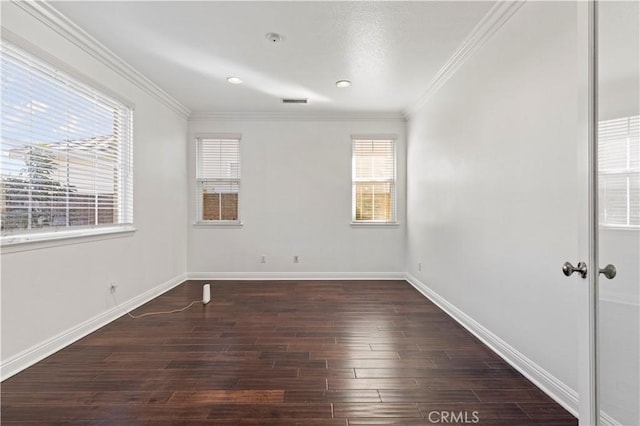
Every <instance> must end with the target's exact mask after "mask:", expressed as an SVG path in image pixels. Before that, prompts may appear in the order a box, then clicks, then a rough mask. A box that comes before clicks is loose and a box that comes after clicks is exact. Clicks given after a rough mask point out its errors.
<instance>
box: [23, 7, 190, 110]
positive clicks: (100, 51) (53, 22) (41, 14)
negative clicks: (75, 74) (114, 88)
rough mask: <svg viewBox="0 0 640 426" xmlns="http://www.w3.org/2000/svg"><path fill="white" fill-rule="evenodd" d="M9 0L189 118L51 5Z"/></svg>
mask: <svg viewBox="0 0 640 426" xmlns="http://www.w3.org/2000/svg"><path fill="white" fill-rule="evenodd" d="M12 3H13V4H15V5H16V6H18V7H20V8H21V9H22V10H24V11H25V12H27V13H28V14H30V15H31V16H33V17H34V18H36V19H37V20H39V21H40V22H42V23H43V24H45V25H46V26H47V27H49V28H50V29H52V30H53V31H55V32H56V33H58V34H60V35H61V36H62V37H64V38H65V39H67V40H68V41H70V42H71V43H73V44H74V45H76V46H78V47H79V48H80V49H82V50H83V51H84V52H86V53H87V54H89V55H90V56H91V57H93V58H94V59H96V60H98V61H100V62H102V63H103V64H104V65H106V66H107V67H108V68H109V69H111V70H112V71H114V72H116V73H117V74H118V75H120V76H121V77H124V78H125V79H127V80H128V81H129V82H131V83H133V84H134V85H136V86H137V87H139V88H140V89H142V90H144V91H145V92H146V93H148V94H150V95H151V96H153V97H154V98H155V99H157V100H158V101H160V102H162V103H163V104H164V105H166V106H167V107H169V108H171V109H172V110H173V111H175V112H177V113H178V114H180V115H181V116H182V117H184V118H189V115H190V111H189V109H188V108H187V107H186V106H184V105H183V104H182V103H180V102H179V101H178V100H176V99H175V98H174V97H172V96H171V95H169V94H168V93H167V92H165V91H164V90H162V88H160V86H158V85H157V84H155V83H154V82H152V81H151V80H149V79H148V78H147V77H145V76H144V75H143V74H142V73H140V72H139V71H137V70H136V69H135V68H133V67H132V66H131V65H129V64H128V63H126V62H125V61H124V60H123V59H121V58H120V57H119V56H118V55H116V54H115V53H114V52H112V51H111V50H110V49H109V48H108V47H106V46H105V45H103V44H102V43H100V42H99V41H98V40H96V39H95V38H94V37H93V36H92V35H90V34H89V33H87V32H86V31H85V30H83V29H82V28H80V27H79V26H78V25H76V24H75V23H74V22H72V21H71V20H70V19H69V18H67V17H66V16H64V15H63V14H62V13H60V12H59V11H58V10H57V9H56V8H54V7H53V6H51V4H49V3H47V2H46V1H22V0H12Z"/></svg>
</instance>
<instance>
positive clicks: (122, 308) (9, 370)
mask: <svg viewBox="0 0 640 426" xmlns="http://www.w3.org/2000/svg"><path fill="white" fill-rule="evenodd" d="M186 279H187V274H182V275H179V276H177V277H174V278H172V279H170V280H169V281H166V282H164V283H162V284H160V285H158V286H156V287H154V288H152V289H150V290H147V291H145V292H144V293H142V294H139V295H138V296H135V297H134V298H132V299H129V300H127V301H126V302H124V303H121V304H120V305H118V306H114V307H113V308H111V309H109V310H107V311H105V312H103V313H101V314H99V315H96V316H95V317H93V318H90V319H88V320H86V321H84V322H82V323H80V324H78V325H76V326H74V327H71V328H70V329H68V330H65V331H63V332H62V333H60V334H58V335H56V336H53V337H51V338H50V339H47V340H45V341H44V342H41V343H38V344H37V345H35V346H32V347H30V348H28V349H25V350H24V351H22V352H20V353H18V354H16V355H14V356H12V357H10V358H8V359H6V360H3V361H2V363H1V364H0V380H6V379H8V378H9V377H11V376H13V375H15V374H17V373H19V372H21V371H22V370H24V369H26V368H28V367H30V366H32V365H33V364H35V363H37V362H38V361H41V360H43V359H44V358H46V357H48V356H49V355H51V354H53V353H55V352H57V351H59V350H60V349H62V348H64V347H66V346H69V345H70V344H72V343H74V342H75V341H77V340H79V339H81V338H83V337H85V336H87V335H89V334H90V333H93V332H94V331H96V330H97V329H99V328H101V327H104V326H105V325H107V324H109V323H110V322H112V321H114V320H116V319H118V318H119V317H121V316H122V315H124V314H125V313H126V312H129V311H131V310H132V309H135V308H137V307H138V306H141V305H143V304H145V303H147V302H148V301H150V300H152V299H154V298H155V297H158V296H159V295H161V294H163V293H165V292H167V291H169V290H171V289H172V288H174V287H176V286H177V285H179V284H181V283H183V282H184V281H186Z"/></svg>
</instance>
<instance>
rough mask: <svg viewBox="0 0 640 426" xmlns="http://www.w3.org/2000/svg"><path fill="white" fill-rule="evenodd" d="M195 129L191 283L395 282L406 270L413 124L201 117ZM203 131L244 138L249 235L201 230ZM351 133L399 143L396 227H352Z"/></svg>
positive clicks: (245, 209)
mask: <svg viewBox="0 0 640 426" xmlns="http://www.w3.org/2000/svg"><path fill="white" fill-rule="evenodd" d="M189 131H190V137H189V164H190V166H189V177H190V179H189V200H190V201H189V206H190V208H189V212H190V214H189V219H188V220H189V243H188V244H189V249H188V270H189V271H190V273H191V274H192V276H194V277H234V278H240V277H245V278H251V277H262V278H264V277H272V278H279V277H283V278H284V277H303V276H305V277H326V278H331V277H347V278H348V277H395V276H400V275H399V274H400V273H402V272H403V271H404V230H405V212H404V210H405V207H404V206H405V168H404V164H405V122H404V120H401V119H390V120H348V119H340V120H322V119H294V118H291V117H290V118H288V119H287V118H280V119H263V120H261V119H253V120H251V119H235V120H234V119H217V120H216V119H199V120H192V121H191V122H190V125H189ZM198 133H240V134H242V141H241V170H242V184H241V195H240V203H241V211H240V216H241V221H242V223H243V226H242V227H241V228H221V227H213V228H212V227H197V226H193V222H194V219H195V210H194V204H195V186H194V176H195V172H194V163H195V152H194V148H195V136H194V135H196V134H198ZM352 134H396V135H397V136H398V149H397V163H398V174H397V175H398V181H397V185H398V187H397V189H398V202H397V204H398V221H399V223H400V224H399V225H398V226H397V227H358V228H354V227H351V226H350V222H351V135H352ZM262 255H266V256H267V263H266V264H261V263H260V257H261V256H262ZM294 255H298V256H300V259H301V262H300V263H298V264H294V263H293V256H294Z"/></svg>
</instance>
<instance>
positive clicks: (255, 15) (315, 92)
mask: <svg viewBox="0 0 640 426" xmlns="http://www.w3.org/2000/svg"><path fill="white" fill-rule="evenodd" d="M493 4H494V2H493V1H490V2H485V1H470V2H460V1H429V2H426V1H425V2H423V1H411V2H399V1H388V2H381V1H357V2H346V1H345V2H343V1H318V2H307V1H300V2H294V1H283V2H265V1H246V2H244V1H239V2H232V1H227V2H219V1H140V2H136V1H116V2H109V1H100V2H96V1H69V2H66V1H65V2H53V3H52V5H53V6H54V7H55V8H57V9H58V10H59V11H60V12H62V13H63V14H64V15H66V16H67V17H68V18H70V19H71V20H72V21H74V22H75V23H76V24H78V25H79V26H81V27H82V28H84V29H85V30H86V31H87V32H89V33H90V34H91V35H93V36H94V37H95V38H96V39H98V40H99V41H100V42H102V43H103V44H104V45H106V46H107V47H108V48H110V49H111V50H112V51H114V52H115V53H116V54H118V55H119V56H120V57H121V58H123V59H124V60H125V61H127V62H128V63H129V64H130V65H132V66H134V67H135V68H136V69H137V70H138V71H140V72H142V73H143V74H144V75H145V76H147V77H148V78H149V79H150V80H152V81H153V82H154V83H156V84H158V85H159V86H160V87H162V88H163V89H164V90H166V91H167V92H168V93H169V94H171V95H172V96H173V97H175V98H176V99H177V100H179V101H180V102H182V103H183V104H184V105H185V106H187V107H188V108H189V109H190V110H191V111H192V112H205V111H206V112H240V113H243V112H244V113H248V112H265V113H274V112H276V113H277V112H292V111H296V112H298V111H301V110H303V111H305V112H383V111H384V112H391V111H394V112H396V111H402V110H405V109H407V108H410V107H411V106H413V105H414V104H415V103H416V102H417V101H418V99H419V98H420V96H421V95H422V94H423V93H424V91H425V90H426V89H427V87H428V84H429V82H430V81H431V79H432V78H433V77H434V75H435V74H436V73H437V72H438V70H439V69H440V68H441V67H442V65H444V63H445V62H446V61H447V59H449V57H450V56H451V55H452V54H453V52H454V51H455V50H456V48H457V47H458V46H459V45H460V44H461V42H462V41H463V40H464V38H465V37H466V36H467V35H468V34H469V33H470V32H471V31H472V30H473V28H474V27H475V25H476V24H477V23H478V22H479V21H480V20H481V18H482V17H483V16H484V15H485V14H486V13H487V12H488V11H489V9H490V8H491V6H493ZM269 32H276V33H279V34H281V35H282V37H283V41H282V42H281V43H278V44H270V43H269V42H268V41H267V40H266V38H265V35H266V34H267V33H269ZM229 76H236V77H240V78H241V79H242V80H244V84H242V85H237V86H236V85H231V84H229V83H227V82H226V78H227V77H229ZM340 79H348V80H351V81H352V82H353V85H352V86H351V87H350V88H348V89H338V88H337V87H336V86H335V82H336V81H337V80H340ZM283 97H291V98H309V104H308V105H283V104H282V103H281V98H283Z"/></svg>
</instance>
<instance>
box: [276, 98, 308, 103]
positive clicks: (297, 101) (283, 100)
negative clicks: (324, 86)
mask: <svg viewBox="0 0 640 426" xmlns="http://www.w3.org/2000/svg"><path fill="white" fill-rule="evenodd" d="M308 101H309V100H308V99H306V98H305V99H293V98H284V99H282V103H283V104H306V103H307V102H308Z"/></svg>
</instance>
